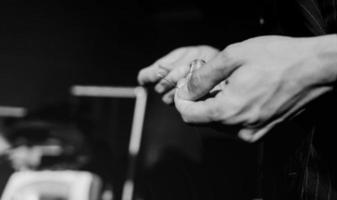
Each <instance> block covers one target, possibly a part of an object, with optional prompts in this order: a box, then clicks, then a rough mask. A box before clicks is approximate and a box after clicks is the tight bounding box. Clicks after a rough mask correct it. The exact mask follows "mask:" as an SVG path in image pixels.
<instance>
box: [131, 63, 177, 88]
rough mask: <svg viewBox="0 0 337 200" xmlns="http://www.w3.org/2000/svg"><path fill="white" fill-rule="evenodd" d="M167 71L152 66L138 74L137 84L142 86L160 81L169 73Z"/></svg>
mask: <svg viewBox="0 0 337 200" xmlns="http://www.w3.org/2000/svg"><path fill="white" fill-rule="evenodd" d="M169 71H170V70H169V69H168V68H166V67H164V66H162V65H158V64H155V65H152V66H150V67H147V68H144V69H142V70H140V72H139V73H138V77H137V80H138V83H139V84H141V85H144V84H146V83H154V82H157V81H158V80H160V79H162V78H163V77H165V76H166V75H167V74H168V73H169Z"/></svg>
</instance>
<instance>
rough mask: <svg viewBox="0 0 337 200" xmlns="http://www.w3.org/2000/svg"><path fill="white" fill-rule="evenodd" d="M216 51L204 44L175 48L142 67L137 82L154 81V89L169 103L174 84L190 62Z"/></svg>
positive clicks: (211, 54) (211, 55) (148, 82)
mask: <svg viewBox="0 0 337 200" xmlns="http://www.w3.org/2000/svg"><path fill="white" fill-rule="evenodd" d="M218 52H219V50H217V49H215V48H213V47H210V46H205V45H201V46H191V47H181V48H178V49H175V50H173V51H172V52H170V53H168V54H167V55H165V56H163V57H162V58H160V59H158V60H157V61H156V62H154V63H153V64H152V65H150V66H148V67H145V68H143V69H142V70H141V71H140V72H139V73H138V82H139V83H140V84H141V85H145V84H151V83H154V84H155V86H154V89H155V91H156V92H157V93H159V94H163V97H162V100H163V102H164V103H166V104H171V103H173V98H174V94H175V88H176V84H177V82H178V80H180V79H182V78H184V77H185V76H186V75H187V73H188V71H189V65H190V63H191V62H192V61H193V60H195V59H203V60H205V61H208V60H210V59H212V58H213V57H214V56H215V55H217V54H218Z"/></svg>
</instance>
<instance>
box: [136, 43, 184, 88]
mask: <svg viewBox="0 0 337 200" xmlns="http://www.w3.org/2000/svg"><path fill="white" fill-rule="evenodd" d="M187 50H188V48H179V49H176V50H173V51H171V52H170V53H168V54H167V55H166V56H164V57H162V58H160V59H159V60H157V61H156V62H154V63H153V64H152V65H150V66H148V67H146V68H144V69H142V70H140V72H139V73H138V77H137V80H138V83H139V84H141V85H144V84H146V83H154V82H157V81H158V80H160V79H162V78H163V77H165V76H166V75H167V74H168V73H169V72H170V71H171V70H172V69H173V67H174V66H173V65H172V63H175V62H177V60H180V59H181V58H182V57H184V56H185V54H186V53H188V51H187Z"/></svg>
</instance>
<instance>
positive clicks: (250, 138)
mask: <svg viewBox="0 0 337 200" xmlns="http://www.w3.org/2000/svg"><path fill="white" fill-rule="evenodd" d="M282 121H283V119H277V120H274V121H272V122H270V123H269V124H267V125H265V126H264V127H262V128H258V129H256V128H243V129H241V130H240V131H239V133H238V137H239V138H240V139H242V140H244V141H246V142H250V143H253V142H256V141H258V140H259V139H261V138H262V137H263V136H264V135H265V134H267V133H268V132H269V131H270V130H271V129H273V128H274V127H275V126H276V125H277V124H279V123H281V122H282Z"/></svg>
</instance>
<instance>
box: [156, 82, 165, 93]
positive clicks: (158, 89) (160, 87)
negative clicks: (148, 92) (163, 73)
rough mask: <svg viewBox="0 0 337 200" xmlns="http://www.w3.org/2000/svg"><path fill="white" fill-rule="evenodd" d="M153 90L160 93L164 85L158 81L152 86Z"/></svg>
mask: <svg viewBox="0 0 337 200" xmlns="http://www.w3.org/2000/svg"><path fill="white" fill-rule="evenodd" d="M154 90H155V91H156V92H157V93H159V94H161V93H163V92H164V90H165V88H164V86H163V85H162V84H160V83H159V84H157V85H156V86H155V87H154Z"/></svg>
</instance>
